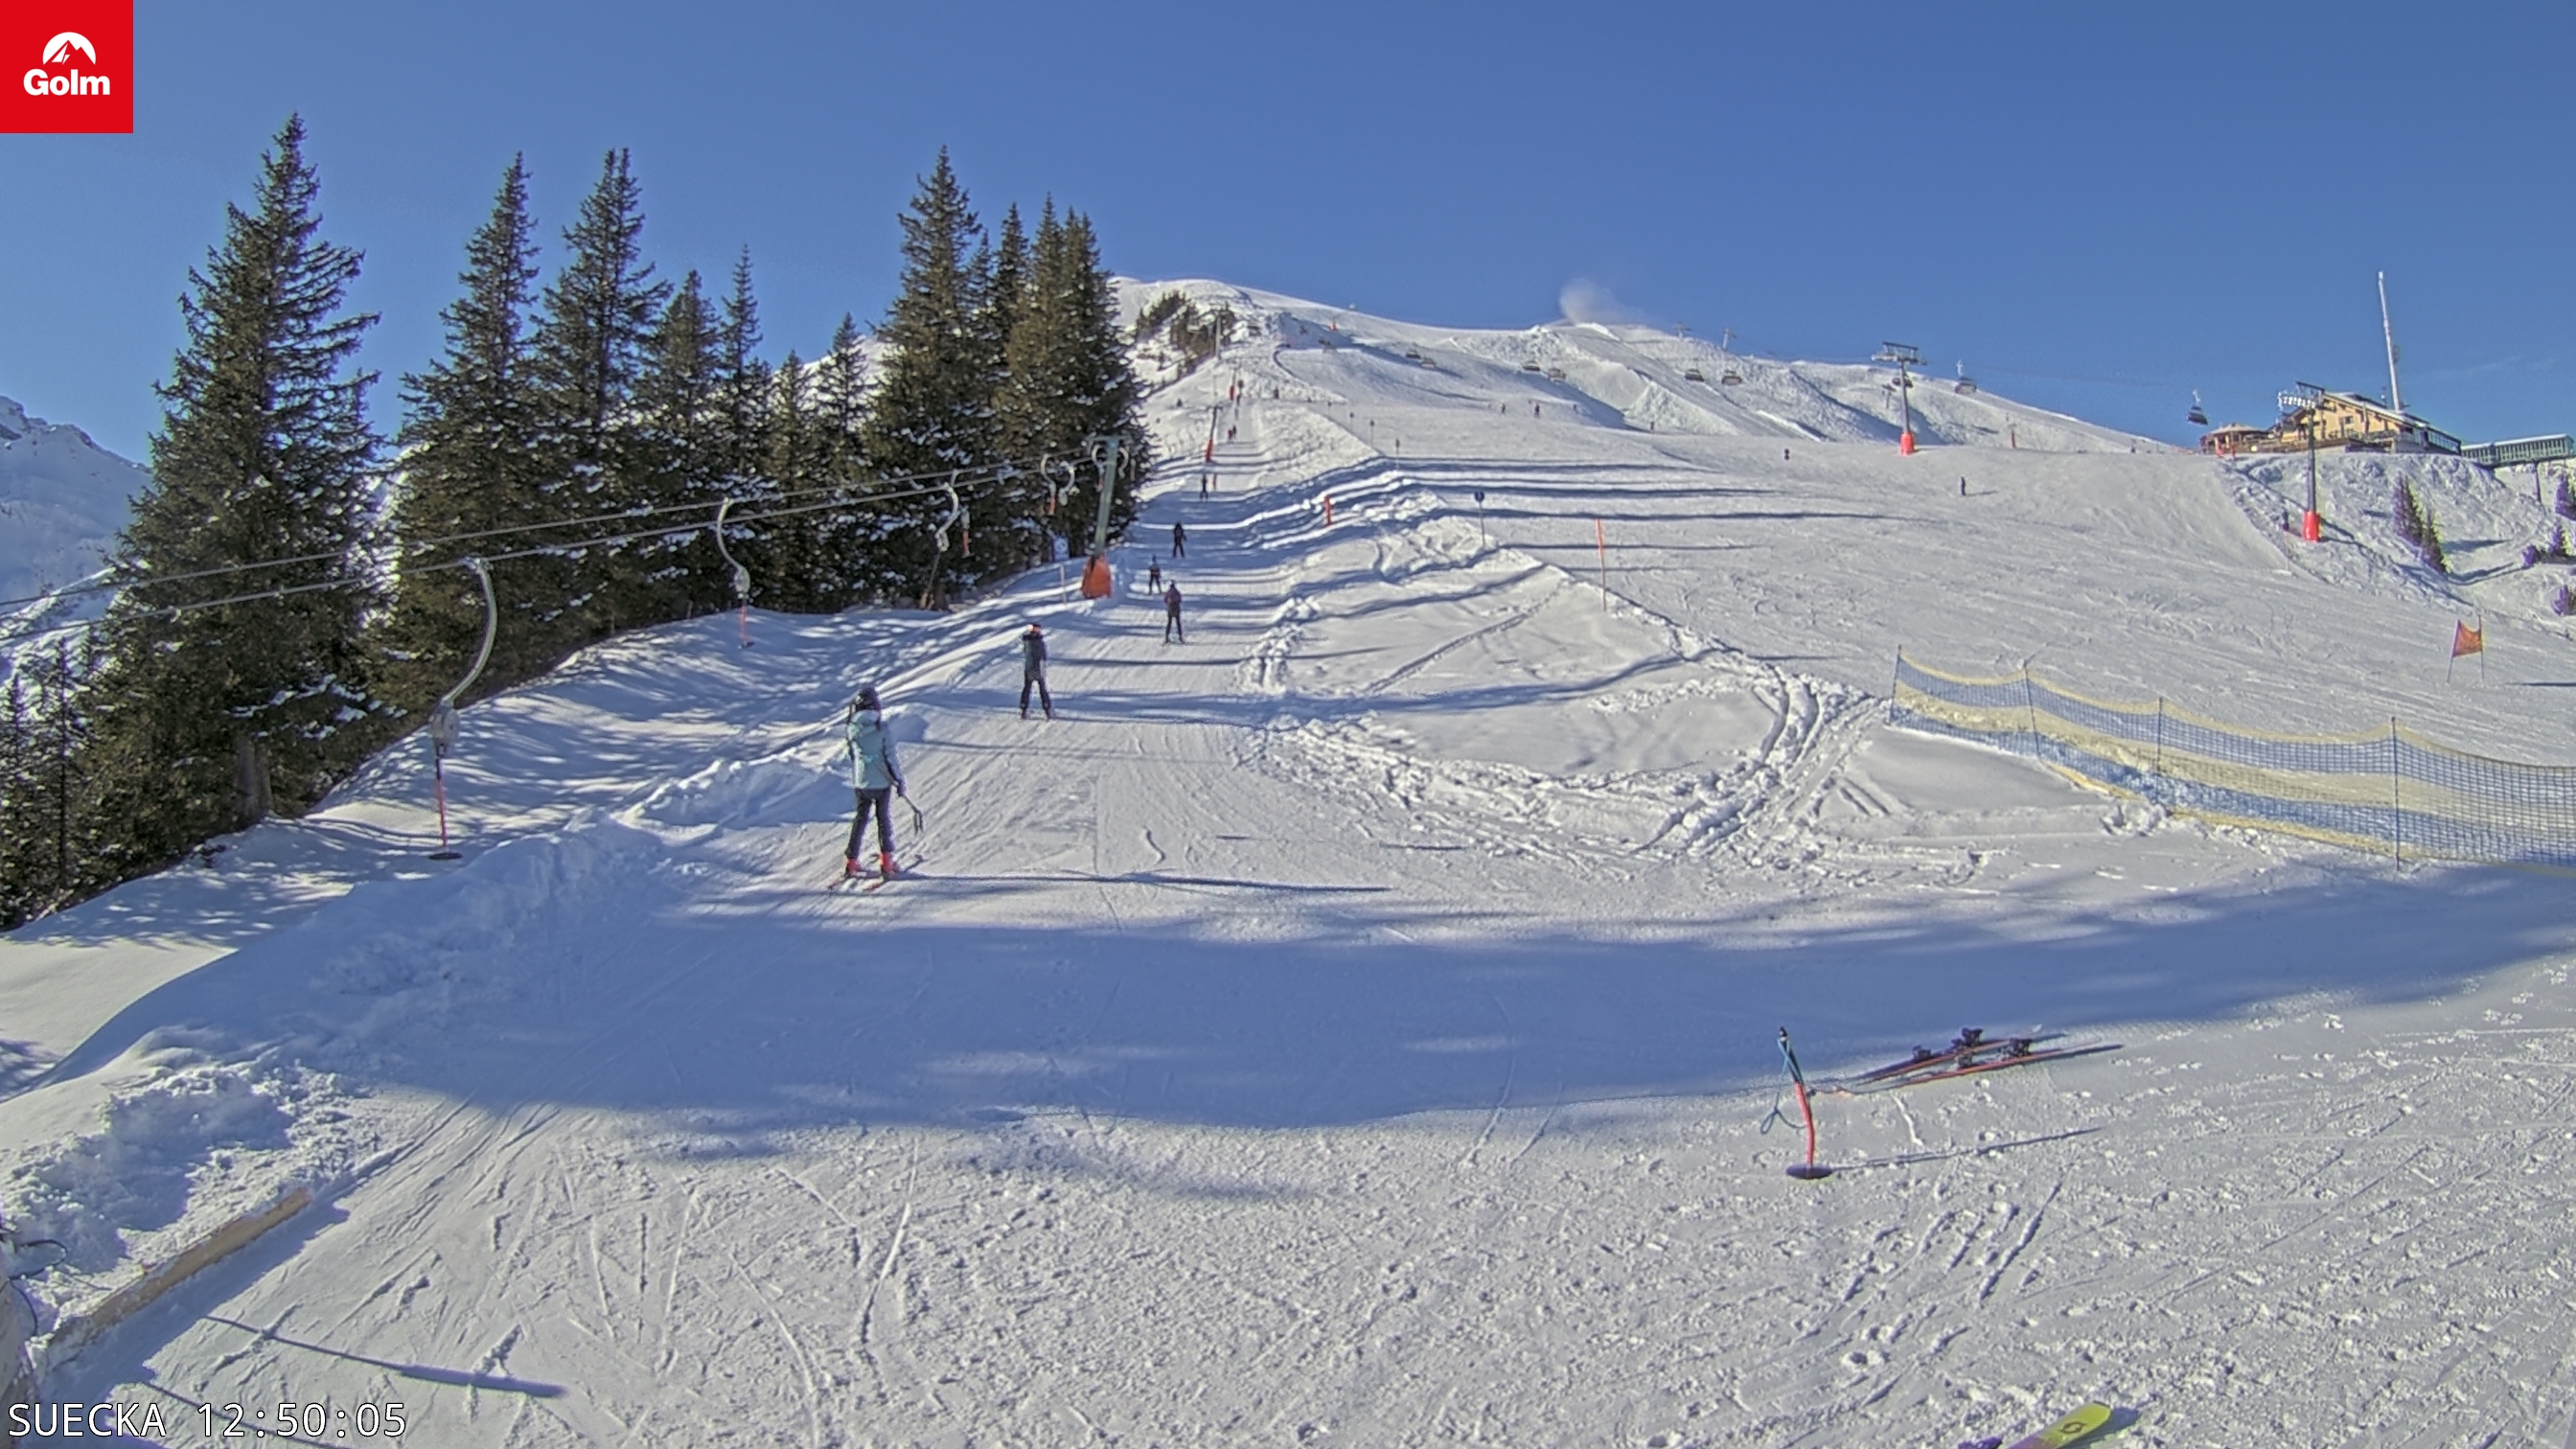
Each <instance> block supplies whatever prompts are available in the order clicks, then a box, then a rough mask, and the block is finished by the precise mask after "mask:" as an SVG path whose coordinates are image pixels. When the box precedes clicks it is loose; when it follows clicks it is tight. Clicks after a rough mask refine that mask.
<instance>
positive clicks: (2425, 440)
mask: <svg viewBox="0 0 2576 1449" xmlns="http://www.w3.org/2000/svg"><path fill="white" fill-rule="evenodd" d="M2311 447H2316V448H2339V449H2342V450H2343V451H2345V452H2353V453H2453V454H2456V453H2458V452H2459V451H2460V440H2459V439H2457V438H2455V437H2452V436H2451V435H2450V434H2449V433H2446V432H2443V431H2442V430H2441V429H2439V428H2437V427H2434V426H2433V425H2432V424H2431V423H2428V422H2426V421H2424V420H2423V419H2422V418H2419V417H2417V416H2415V415H2414V414H2412V413H2403V412H2396V411H2392V410H2391V409H2389V408H2387V407H2385V406H2383V405H2381V404H2379V403H2376V402H2373V401H2371V400H2370V399H2369V398H2366V397H2361V396H2359V395H2357V394H2354V393H2348V392H2330V391H2328V390H2327V389H2325V388H2321V387H2318V386H2317V385H2315V384H2314V383H2306V382H2303V383H2300V384H2299V385H2298V386H2297V388H2295V389H2294V390H2292V391H2290V392H2285V393H2283V394H2281V420H2280V421H2279V422H2277V423H2274V424H2273V425H2272V426H2271V427H2270V428H2268V429H2267V428H2257V427H2252V426H2249V425H2248V424H2245V423H2229V424H2227V425H2225V426H2224V427H2218V428H2213V429H2211V430H2210V431H2208V432H2207V433H2204V434H2202V435H2201V439H2200V450H2201V451H2202V452H2204V453H2209V454H2213V455H2215V456H2218V457H2222V458H2232V457H2235V456H2236V455H2238V454H2240V453H2303V452H2306V451H2307V450H2308V449H2309V448H2311Z"/></svg>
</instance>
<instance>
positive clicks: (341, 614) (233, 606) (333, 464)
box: [84, 116, 380, 876]
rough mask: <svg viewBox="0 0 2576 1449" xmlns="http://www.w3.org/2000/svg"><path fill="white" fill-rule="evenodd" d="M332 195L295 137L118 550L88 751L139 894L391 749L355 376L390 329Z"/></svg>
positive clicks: (182, 358) (213, 281) (236, 246)
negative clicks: (367, 643)
mask: <svg viewBox="0 0 2576 1449" xmlns="http://www.w3.org/2000/svg"><path fill="white" fill-rule="evenodd" d="M319 189H320V187H319V182H318V181H317V179H316V177H315V175H314V172H313V169H312V168H311V167H310V166H308V165H307V164H305V160H304V123H303V121H302V120H301V118H299V117H293V116H290V117H289V118H288V119H287V122H286V124H285V126H284V127H283V128H281V129H280V130H279V131H278V133H277V136H276V139H275V142H274V144H273V147H272V149H271V150H270V151H269V152H268V153H267V154H266V155H265V156H264V157H263V158H262V161H261V173H260V179H259V184H258V187H257V190H256V193H255V196H254V199H253V203H252V207H251V209H250V210H248V211H244V210H243V209H241V208H240V207H227V208H226V217H225V227H224V239H223V243H222V245H220V246H219V247H217V248H215V249H213V250H212V251H211V252H210V253H209V254H208V259H207V263H206V266H205V268H204V270H203V271H198V270H194V269H192V270H191V271H190V272H189V275H188V282H189V290H188V292H187V294H186V295H184V296H182V297H181V299H180V304H179V308H180V315H181V319H182V321H183V323H184V325H185V327H186V329H187V335H188V340H187V344H186V346H184V347H183V348H182V349H181V350H180V352H179V354H178V357H177V359H176V360H175V362H174V364H173V366H172V370H171V377H170V380H169V381H168V382H167V383H165V384H162V385H161V386H160V388H159V391H160V395H161V398H162V400H163V403H164V404H165V411H164V413H163V416H162V422H161V427H160V429H159V430H158V431H157V432H155V433H154V434H153V435H152V439H151V452H152V482H151V484H150V485H149V486H148V487H146V488H145V490H144V491H143V493H142V495H141V496H140V497H138V498H137V499H136V500H135V505H134V513H133V518H132V521H131V522H130V523H129V524H128V525H127V526H126V528H125V531H124V533H123V534H122V535H121V537H120V538H119V540H118V547H117V556H116V561H117V566H118V570H119V572H120V574H121V576H122V577H123V578H124V580H125V581H126V588H125V590H124V592H123V593H122V594H121V595H120V596H119V597H118V598H117V600H116V602H115V603H114V604H113V605H112V606H111V607H110V609H109V612H108V615H107V617H106V619H105V620H104V621H103V625H102V627H103V628H104V629H105V631H106V637H107V641H108V646H107V647H108V659H107V662H106V665H105V667H104V670H103V672H102V674H101V676H100V677H99V678H98V679H97V680H96V681H95V686H96V692H95V696H94V697H95V699H96V700H97V715H96V726H95V727H96V731H97V738H96V739H95V740H94V742H93V743H92V744H91V745H90V746H88V747H87V749H85V751H84V753H87V752H88V751H90V750H95V751H97V752H99V754H100V755H101V757H102V758H101V760H100V765H99V767H97V768H95V769H94V770H93V774H94V776H95V777H96V778H99V779H101V780H102V781H105V782H108V783H109V784H110V785H111V786H112V789H111V792H110V794H109V795H108V797H107V798H106V799H105V800H104V801H103V802H102V808H103V809H104V810H105V811H106V817H107V818H106V819H105V820H104V821H103V822H102V823H101V829H102V830H103V831H105V832H107V833H108V834H109V836H110V839H111V842H112V843H111V845H110V850H111V852H112V859H111V860H110V861H109V862H108V865H109V868H110V869H111V870H112V871H113V872H114V873H115V874H117V875H119V876H121V875H124V874H128V873H132V872H135V871H139V870H143V869H148V868H151V867H154V866H157V865H160V864H162V863H164V862H166V861H168V860H170V859H171V858H173V857H174V856H176V855H177V854H178V853H179V852H180V851H182V850H185V849H187V848H189V847H191V846H193V845H195V844H197V843H198V842H200V841H202V840H204V839H205V838H206V837H208V836H210V835H213V834H216V833H218V832H220V831H225V830H230V829H233V828H236V827H238V826H240V825H242V824H245V823H247V822H249V821H251V820H255V819H257V818H258V817H259V816H260V815H262V814H264V813H266V812H267V810H268V809H269V808H270V806H271V804H272V802H273V803H274V804H275V805H276V806H278V807H280V808H284V809H287V810H289V811H301V810H303V809H304V808H306V807H308V806H310V805H311V804H313V803H314V802H315V801H317V800H319V799H320V798H321V796H322V793H323V792H324V791H325V790H326V789H328V788H329V786H330V785H331V784H332V782H333V781H334V780H336V779H337V778H338V777H339V776H340V774H341V773H342V772H343V771H344V770H345V769H347V768H348V767H349V766H350V765H352V764H354V763H355V761H356V759H357V758H358V757H359V753H360V751H361V750H362V748H363V746H364V745H365V744H367V743H370V742H371V739H370V738H369V732H368V731H366V730H363V729H358V728H356V727H358V726H361V725H364V724H365V723H366V722H367V721H368V720H369V719H370V717H371V715H375V714H376V713H377V711H378V707H377V706H376V705H375V704H374V703H373V701H371V700H370V699H369V697H368V696H367V694H366V692H365V680H364V677H363V671H364V659H363V656H362V654H361V652H360V642H359V625H360V622H361V620H363V619H364V618H365V617H366V616H367V614H368V612H369V611H370V610H371V609H373V608H374V607H375V606H376V603H377V597H376V591H375V589H374V587H373V585H372V582H371V579H372V575H371V574H370V572H369V571H368V569H367V568H366V566H365V562H364V560H362V559H361V557H360V549H361V546H362V545H363V544H364V543H365V542H366V541H367V538H368V534H369V530H370V526H371V522H372V517H373V511H374V503H373V492H372V484H373V481H374V473H375V469H376V463H377V454H378V450H379V447H380V443H379V440H378V438H377V436H376V434H375V432H374V430H373V429H371V428H370V427H369V426H368V424H367V418H366V394H367V389H368V387H369V386H370V384H372V383H373V382H374V381H375V374H373V373H370V372H366V371H363V370H360V369H358V368H357V367H356V365H355V362H356V356H357V352H358V348H359V344H360V341H361V339H362V337H363V336H364V335H365V333H366V330H367V328H369V327H370V326H372V325H374V323H375V320H376V319H375V317H374V315H373V314H371V313H355V312H347V311H344V310H342V299H343V297H344V295H345V293H346V290H347V288H348V285H349V283H350V282H351V280H353V279H354V278H355V277H356V276H357V274H358V265H359V254H358V253H357V252H355V251H352V250H350V249H349V248H347V247H342V246H337V245H334V244H332V243H329V242H326V241H323V240H322V239H321V237H320V235H319V233H320V228H321V217H320V216H319V215H318V214H317V213H316V212H315V210H314V202H315V199H316V197H317V196H318V194H319ZM270 560H291V561H290V562H276V563H270V562H267V561H270ZM254 563H256V564H261V565H262V566H261V567H259V568H257V569H255V570H252V571H249V572H242V573H227V574H222V575H217V576H212V577H199V578H181V577H178V576H179V575H183V574H189V573H195V572H199V571H203V570H209V569H221V568H228V567H232V566H237V565H244V564H254ZM290 591H292V592H290ZM245 595H249V596H251V597H244V596H245ZM174 610H184V612H172V611H174Z"/></svg>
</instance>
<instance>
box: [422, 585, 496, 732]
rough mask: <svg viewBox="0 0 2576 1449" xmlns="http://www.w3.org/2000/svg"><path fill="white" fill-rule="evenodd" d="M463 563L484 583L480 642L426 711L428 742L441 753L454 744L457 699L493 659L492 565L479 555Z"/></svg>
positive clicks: (471, 685)
mask: <svg viewBox="0 0 2576 1449" xmlns="http://www.w3.org/2000/svg"><path fill="white" fill-rule="evenodd" d="M465 566H466V567H467V568H469V569H472V570H473V571H474V581H475V582H476V583H479V584H481V585H482V586H483V643H482V645H481V646H480V647H478V648H477V649H476V650H475V651H474V667H473V668H471V669H468V670H466V671H465V677H464V678H463V679H460V680H458V681H456V687H455V688H454V689H451V690H449V691H447V693H445V694H442V695H440V696H439V697H438V703H437V704H435V705H433V706H431V707H430V711H429V744H430V748H431V750H432V751H434V752H435V753H437V754H440V755H444V754H446V753H447V752H448V751H449V750H451V749H454V748H455V747H456V735H457V718H456V702H457V701H458V700H460V699H462V698H464V697H465V691H467V690H468V689H471V688H473V687H474V681H475V680H477V679H480V678H482V677H483V666H484V665H486V664H489V663H491V662H492V636H493V635H494V634H495V633H497V632H498V631H499V628H500V623H501V606H500V604H499V603H498V602H497V601H496V600H495V599H494V598H493V596H492V567H491V565H489V564H487V563H485V562H483V560H482V559H481V558H479V557H477V558H468V559H466V560H465Z"/></svg>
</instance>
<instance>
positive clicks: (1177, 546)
mask: <svg viewBox="0 0 2576 1449" xmlns="http://www.w3.org/2000/svg"><path fill="white" fill-rule="evenodd" d="M1189 543H1190V536H1189V534H1188V533H1187V532H1185V531H1184V530H1183V529H1182V528H1181V526H1180V525H1179V524H1177V523H1175V524H1173V525H1172V557H1174V558H1186V557H1188V556H1189V551H1190V549H1189Z"/></svg>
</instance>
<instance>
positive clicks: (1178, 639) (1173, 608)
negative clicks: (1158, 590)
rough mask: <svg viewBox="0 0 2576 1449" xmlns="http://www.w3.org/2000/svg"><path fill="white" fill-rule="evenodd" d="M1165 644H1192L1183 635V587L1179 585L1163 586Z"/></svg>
mask: <svg viewBox="0 0 2576 1449" xmlns="http://www.w3.org/2000/svg"><path fill="white" fill-rule="evenodd" d="M1163 642H1164V643H1166V644H1172V643H1180V644H1187V643H1188V642H1190V641H1189V640H1188V639H1187V638H1186V637H1184V636H1183V635H1182V633H1181V586H1180V585H1179V584H1177V583H1172V584H1166V585H1164V586H1163Z"/></svg>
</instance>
